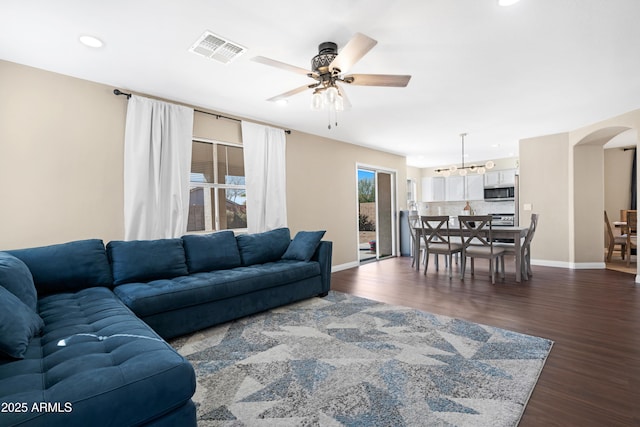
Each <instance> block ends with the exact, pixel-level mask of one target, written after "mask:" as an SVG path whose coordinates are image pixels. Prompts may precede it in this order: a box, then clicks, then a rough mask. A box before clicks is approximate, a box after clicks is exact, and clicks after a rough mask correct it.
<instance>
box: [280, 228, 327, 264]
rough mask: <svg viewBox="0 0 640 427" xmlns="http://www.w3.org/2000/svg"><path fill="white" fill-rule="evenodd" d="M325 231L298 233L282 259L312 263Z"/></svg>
mask: <svg viewBox="0 0 640 427" xmlns="http://www.w3.org/2000/svg"><path fill="white" fill-rule="evenodd" d="M324 233H325V230H320V231H298V233H296V237H294V238H293V240H292V241H291V243H289V247H288V248H287V251H286V252H285V253H284V255H282V259H294V260H298V261H310V260H311V258H312V257H313V254H314V253H315V252H316V249H317V248H318V245H319V244H320V240H322V237H323V236H324Z"/></svg>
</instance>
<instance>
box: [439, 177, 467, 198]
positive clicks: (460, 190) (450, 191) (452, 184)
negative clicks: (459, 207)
mask: <svg viewBox="0 0 640 427" xmlns="http://www.w3.org/2000/svg"><path fill="white" fill-rule="evenodd" d="M464 178H465V177H464V176H448V177H447V179H446V180H445V182H446V186H445V188H446V191H445V193H444V196H445V200H446V201H447V202H457V201H459V200H464Z"/></svg>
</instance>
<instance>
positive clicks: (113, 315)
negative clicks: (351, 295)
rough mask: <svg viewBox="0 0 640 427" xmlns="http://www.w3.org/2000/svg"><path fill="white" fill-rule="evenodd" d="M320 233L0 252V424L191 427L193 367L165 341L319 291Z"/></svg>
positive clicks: (324, 276)
mask: <svg viewBox="0 0 640 427" xmlns="http://www.w3.org/2000/svg"><path fill="white" fill-rule="evenodd" d="M323 234H324V233H323V232H299V233H298V234H296V236H295V238H294V239H293V240H291V238H290V234H289V230H288V229H286V228H283V229H278V230H273V231H269V232H265V233H259V234H252V235H240V236H237V237H236V236H234V234H233V233H232V232H230V231H227V232H219V233H213V234H208V235H187V236H183V237H182V238H179V239H161V240H149V241H128V242H125V241H112V242H109V243H108V244H107V245H106V248H105V246H104V244H103V242H102V241H101V240H97V239H92V240H82V241H76V242H70V243H64V244H59V245H52V246H46V247H39V248H29V249H20V250H14V251H5V252H0V406H1V407H0V426H55V425H61V426H62V425H64V426H87V425H91V426H102V425H104V426H127V425H149V426H177V425H179V426H195V425H196V415H195V414H196V411H195V405H194V404H193V402H192V400H191V397H192V396H193V393H194V392H195V384H196V382H195V373H194V370H193V368H192V366H191V365H190V364H189V362H188V361H187V360H186V359H184V358H183V357H182V356H180V355H179V354H178V353H177V352H176V351H175V350H174V349H173V348H171V346H169V345H168V344H167V343H166V342H165V341H164V339H166V338H171V337H175V336H179V335H183V334H186V333H190V332H193V331H197V330H199V329H202V328H205V327H208V326H212V325H215V324H218V323H222V322H226V321H229V320H232V319H235V318H238V317H242V316H246V315H249V314H253V313H256V312H259V311H262V310H267V309H270V308H274V307H277V306H280V305H284V304H287V303H290V302H294V301H297V300H301V299H304V298H310V297H313V296H317V295H319V296H323V295H326V294H327V292H328V291H329V287H330V274H331V251H332V245H331V242H327V241H321V240H320V239H321V238H322V235H323Z"/></svg>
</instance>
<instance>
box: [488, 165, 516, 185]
mask: <svg viewBox="0 0 640 427" xmlns="http://www.w3.org/2000/svg"><path fill="white" fill-rule="evenodd" d="M515 182H516V170H515V169H505V170H501V171H491V172H487V173H485V174H484V186H485V187H496V186H510V185H514V184H515Z"/></svg>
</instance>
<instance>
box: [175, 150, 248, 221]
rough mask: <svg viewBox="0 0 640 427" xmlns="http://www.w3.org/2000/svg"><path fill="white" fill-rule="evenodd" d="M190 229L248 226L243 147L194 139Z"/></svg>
mask: <svg viewBox="0 0 640 427" xmlns="http://www.w3.org/2000/svg"><path fill="white" fill-rule="evenodd" d="M190 181H191V183H190V188H191V191H190V197H189V223H188V225H187V231H191V232H193V231H217V230H229V229H243V228H247V204H246V189H245V177H244V155H243V152H242V146H241V145H238V144H231V143H226V142H218V141H207V140H194V141H193V149H192V154H191V178H190Z"/></svg>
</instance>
